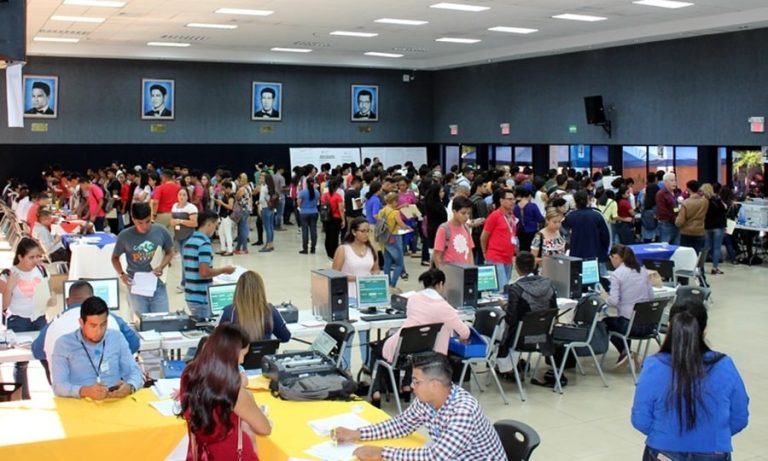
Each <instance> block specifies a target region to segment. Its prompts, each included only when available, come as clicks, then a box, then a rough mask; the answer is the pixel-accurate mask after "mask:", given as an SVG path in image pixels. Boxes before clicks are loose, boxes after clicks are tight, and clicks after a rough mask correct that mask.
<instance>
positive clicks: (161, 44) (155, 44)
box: [147, 42, 191, 48]
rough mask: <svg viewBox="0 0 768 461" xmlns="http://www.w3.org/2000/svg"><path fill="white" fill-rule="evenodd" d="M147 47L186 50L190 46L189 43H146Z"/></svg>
mask: <svg viewBox="0 0 768 461" xmlns="http://www.w3.org/2000/svg"><path fill="white" fill-rule="evenodd" d="M147 46H170V47H177V48H187V47H188V46H191V45H190V44H189V43H181V42H147Z"/></svg>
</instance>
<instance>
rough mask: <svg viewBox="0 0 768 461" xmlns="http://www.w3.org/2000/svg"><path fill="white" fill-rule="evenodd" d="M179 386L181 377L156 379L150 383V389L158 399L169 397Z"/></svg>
mask: <svg viewBox="0 0 768 461" xmlns="http://www.w3.org/2000/svg"><path fill="white" fill-rule="evenodd" d="M180 387H181V378H174V379H158V380H157V381H155V384H153V385H152V391H153V392H154V393H155V395H157V397H158V398H160V399H169V398H170V397H171V395H172V394H173V393H174V392H177V391H178V390H179V388H180Z"/></svg>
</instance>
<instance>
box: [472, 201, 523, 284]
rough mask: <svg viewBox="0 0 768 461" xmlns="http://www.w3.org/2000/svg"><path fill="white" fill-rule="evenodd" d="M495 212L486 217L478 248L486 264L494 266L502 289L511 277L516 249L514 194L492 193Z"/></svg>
mask: <svg viewBox="0 0 768 461" xmlns="http://www.w3.org/2000/svg"><path fill="white" fill-rule="evenodd" d="M494 202H495V204H496V210H495V211H493V213H491V214H489V215H488V218H486V220H485V225H484V226H483V233H482V234H480V247H481V248H482V250H483V255H484V258H485V262H486V264H493V265H495V266H496V273H497V274H498V277H499V286H501V287H504V286H506V285H507V284H508V283H509V279H510V277H512V258H514V256H515V251H516V249H517V231H516V229H517V219H516V218H515V215H514V213H513V212H512V210H513V209H514V207H515V194H514V192H513V191H511V190H509V189H498V190H497V191H496V192H495V193H494Z"/></svg>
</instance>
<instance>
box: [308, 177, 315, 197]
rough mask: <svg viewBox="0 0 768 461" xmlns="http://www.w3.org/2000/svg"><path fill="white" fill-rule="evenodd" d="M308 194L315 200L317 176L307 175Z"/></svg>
mask: <svg viewBox="0 0 768 461" xmlns="http://www.w3.org/2000/svg"><path fill="white" fill-rule="evenodd" d="M307 194H308V195H309V199H310V200H315V178H313V177H312V176H309V177H307Z"/></svg>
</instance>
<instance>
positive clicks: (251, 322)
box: [220, 271, 291, 343]
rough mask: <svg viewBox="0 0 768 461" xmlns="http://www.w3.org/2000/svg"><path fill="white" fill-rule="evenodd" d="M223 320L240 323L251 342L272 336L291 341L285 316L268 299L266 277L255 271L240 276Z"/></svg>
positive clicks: (222, 317)
mask: <svg viewBox="0 0 768 461" xmlns="http://www.w3.org/2000/svg"><path fill="white" fill-rule="evenodd" d="M220 321H221V322H231V323H236V324H238V325H240V326H241V327H242V328H243V330H245V332H246V333H247V334H248V337H249V338H250V339H251V341H263V340H265V339H272V336H273V335H274V336H275V337H276V338H277V339H279V340H280V341H281V342H284V343H287V342H288V341H290V340H291V332H290V330H288V327H287V326H286V325H285V320H283V316H282V315H280V312H278V311H277V309H275V306H273V305H272V304H271V303H269V302H267V289H266V288H265V287H264V279H262V278H261V275H259V274H258V273H256V272H254V271H247V272H244V273H243V274H242V275H241V276H240V278H239V279H237V285H236V286H235V296H234V298H233V299H232V304H231V305H229V306H227V307H225V308H224V311H223V312H222V313H221V319H220Z"/></svg>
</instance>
